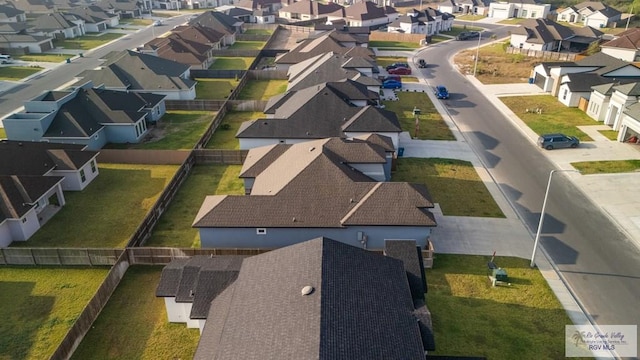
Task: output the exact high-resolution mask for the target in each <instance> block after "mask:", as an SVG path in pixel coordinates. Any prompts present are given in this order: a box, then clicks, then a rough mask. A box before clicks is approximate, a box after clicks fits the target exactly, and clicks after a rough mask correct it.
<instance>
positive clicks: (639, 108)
mask: <svg viewBox="0 0 640 360" xmlns="http://www.w3.org/2000/svg"><path fill="white" fill-rule="evenodd" d="M622 113H623V114H626V115H629V116H631V117H632V118H634V119H636V120H640V102H637V103H634V104H632V105H629V106H627V107H626V108H625V109H624V110H622Z"/></svg>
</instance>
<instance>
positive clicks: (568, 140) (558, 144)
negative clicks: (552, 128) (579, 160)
mask: <svg viewBox="0 0 640 360" xmlns="http://www.w3.org/2000/svg"><path fill="white" fill-rule="evenodd" d="M538 145H539V146H540V147H541V148H543V149H547V150H553V149H562V148H577V147H578V145H580V140H579V139H578V138H577V137H575V136H567V135H565V134H544V135H542V136H540V137H539V138H538Z"/></svg>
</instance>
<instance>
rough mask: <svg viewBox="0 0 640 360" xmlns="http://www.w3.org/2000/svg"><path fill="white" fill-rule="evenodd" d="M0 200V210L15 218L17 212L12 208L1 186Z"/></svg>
mask: <svg viewBox="0 0 640 360" xmlns="http://www.w3.org/2000/svg"><path fill="white" fill-rule="evenodd" d="M0 200H2V201H0V209H2V210H4V209H6V210H7V211H6V212H7V213H9V215H11V217H13V218H17V217H18V212H17V211H16V209H15V207H13V203H12V202H11V200H10V199H9V195H7V192H6V191H5V190H4V186H2V184H0Z"/></svg>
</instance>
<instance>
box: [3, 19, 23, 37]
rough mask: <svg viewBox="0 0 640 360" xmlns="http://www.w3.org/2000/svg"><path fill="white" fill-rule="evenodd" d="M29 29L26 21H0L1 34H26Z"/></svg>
mask: <svg viewBox="0 0 640 360" xmlns="http://www.w3.org/2000/svg"><path fill="white" fill-rule="evenodd" d="M27 29H29V26H28V25H27V23H25V22H21V23H14V22H5V23H3V22H0V34H7V35H17V34H25V33H26V32H27Z"/></svg>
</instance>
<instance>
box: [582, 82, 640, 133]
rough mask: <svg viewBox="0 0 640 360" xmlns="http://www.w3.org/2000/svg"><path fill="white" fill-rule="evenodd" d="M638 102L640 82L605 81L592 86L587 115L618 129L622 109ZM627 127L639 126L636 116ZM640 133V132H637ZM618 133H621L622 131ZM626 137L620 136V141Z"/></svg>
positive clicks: (621, 123)
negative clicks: (605, 82) (602, 83)
mask: <svg viewBox="0 0 640 360" xmlns="http://www.w3.org/2000/svg"><path fill="white" fill-rule="evenodd" d="M638 102H640V82H636V81H631V82H629V81H627V82H626V83H607V84H604V85H600V86H593V87H592V94H591V97H590V99H589V106H588V108H587V111H586V112H587V115H589V116H591V117H592V118H593V119H595V120H598V121H602V122H603V123H604V124H605V125H609V126H611V127H612V128H613V130H620V129H621V127H622V125H623V119H624V116H625V115H624V111H625V110H626V109H627V108H628V107H630V106H631V105H633V104H636V103H638ZM626 125H627V127H631V128H640V126H639V125H640V124H638V118H636V119H634V122H632V123H631V124H630V125H629V124H626ZM638 133H639V134H640V132H638ZM620 135H623V134H622V132H621V134H620ZM623 139H626V137H620V138H619V140H620V141H622V140H623Z"/></svg>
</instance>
